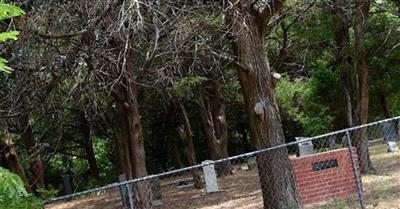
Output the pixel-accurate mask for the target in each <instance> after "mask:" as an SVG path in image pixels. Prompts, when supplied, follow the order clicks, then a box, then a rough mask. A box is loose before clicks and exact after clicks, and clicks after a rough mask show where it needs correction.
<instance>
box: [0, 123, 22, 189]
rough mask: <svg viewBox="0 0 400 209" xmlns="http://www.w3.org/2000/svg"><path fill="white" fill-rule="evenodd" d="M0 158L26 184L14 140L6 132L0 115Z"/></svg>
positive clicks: (5, 125) (6, 128)
mask: <svg viewBox="0 0 400 209" xmlns="http://www.w3.org/2000/svg"><path fill="white" fill-rule="evenodd" d="M0 151H1V152H0V157H1V158H0V159H4V161H5V165H6V166H7V169H9V170H10V171H11V172H13V173H15V174H17V175H18V176H19V177H20V178H21V179H22V181H23V182H24V183H25V185H28V183H29V182H28V179H27V178H26V175H25V170H24V167H23V166H22V164H21V162H20V160H19V157H18V155H17V151H16V150H15V147H14V142H13V140H12V138H11V136H10V134H9V132H8V127H7V124H6V121H5V120H4V119H3V118H1V117H0Z"/></svg>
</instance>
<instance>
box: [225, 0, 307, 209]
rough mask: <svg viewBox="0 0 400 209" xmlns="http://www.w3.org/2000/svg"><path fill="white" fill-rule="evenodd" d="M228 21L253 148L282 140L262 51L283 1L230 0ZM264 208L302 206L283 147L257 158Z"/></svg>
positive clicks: (286, 153) (269, 77) (267, 67)
mask: <svg viewBox="0 0 400 209" xmlns="http://www.w3.org/2000/svg"><path fill="white" fill-rule="evenodd" d="M231 3H232V5H234V6H233V7H232V8H231V9H229V10H228V15H227V21H228V24H229V26H230V28H231V30H232V35H233V46H234V50H235V52H236V55H237V62H238V63H240V66H242V67H241V68H240V69H239V80H240V84H241V87H242V92H243V97H244V100H245V103H246V108H247V113H248V117H249V125H250V130H251V136H252V139H253V143H254V144H255V146H256V148H258V149H260V148H265V147H272V146H276V145H280V144H284V143H285V139H284V135H283V129H282V123H281V119H280V115H279V110H278V105H277V101H276V98H275V90H274V88H273V86H274V85H273V83H274V81H273V77H272V73H271V69H270V67H269V64H268V60H267V56H266V53H265V49H264V45H265V42H264V40H265V30H266V25H267V23H268V21H269V19H270V18H272V16H273V14H274V12H276V11H277V10H278V9H279V8H280V7H281V6H282V3H283V1H250V0H242V1H239V2H237V1H232V2H231ZM257 163H258V170H259V177H260V182H261V189H262V194H263V201H264V208H265V209H269V208H271V209H275V208H302V206H301V203H300V198H299V194H298V192H297V190H296V184H295V179H294V173H293V169H292V166H291V163H290V160H289V156H288V151H287V149H286V148H281V149H275V150H272V151H269V152H267V153H264V154H261V155H259V156H258V157H257Z"/></svg>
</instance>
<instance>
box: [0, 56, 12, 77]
mask: <svg viewBox="0 0 400 209" xmlns="http://www.w3.org/2000/svg"><path fill="white" fill-rule="evenodd" d="M6 64H7V60H5V59H3V58H1V57H0V72H5V73H11V72H12V68H10V67H8V66H7V65H6Z"/></svg>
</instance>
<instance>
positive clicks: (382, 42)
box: [0, 0, 400, 208]
mask: <svg viewBox="0 0 400 209" xmlns="http://www.w3.org/2000/svg"><path fill="white" fill-rule="evenodd" d="M11 3H14V4H15V5H18V6H19V7H21V8H22V9H23V10H24V11H25V12H26V14H25V15H23V16H21V17H19V18H14V19H3V20H0V29H1V31H10V30H17V31H19V32H20V35H19V37H18V40H16V41H12V42H11V41H8V42H4V43H1V45H0V46H1V47H2V48H1V51H0V53H1V57H4V58H5V59H7V60H8V64H7V66H9V67H11V68H12V69H13V70H12V72H8V73H1V74H0V98H1V100H0V128H1V132H0V133H1V135H0V151H1V153H0V166H2V167H5V168H8V169H10V170H11V171H13V172H14V173H16V174H18V175H19V176H20V177H21V178H22V179H23V181H24V182H25V184H26V186H27V188H29V190H30V191H32V192H36V193H37V194H38V195H42V196H43V195H44V194H43V192H42V193H41V192H40V191H43V190H40V188H42V189H43V188H46V190H51V189H60V188H61V185H62V178H61V175H62V174H71V175H72V176H73V178H74V182H75V185H76V186H77V190H83V189H87V188H92V187H94V186H99V185H104V184H106V183H111V182H114V181H115V180H116V179H117V176H118V175H119V174H121V173H125V174H127V176H128V178H130V179H132V178H137V177H142V176H146V175H147V174H149V173H158V172H162V171H167V170H171V169H174V168H181V167H184V166H189V165H195V164H197V163H199V162H201V161H202V160H205V159H220V158H224V157H227V156H232V155H235V154H239V153H244V152H248V151H251V150H255V149H259V148H264V147H270V146H273V145H277V144H281V143H284V142H285V141H286V142H288V141H292V140H294V137H296V136H313V135H317V134H321V133H325V132H328V131H332V130H337V129H340V128H345V127H350V126H355V125H359V124H364V123H366V122H368V121H371V120H375V119H378V118H383V117H386V118H388V117H391V116H393V115H398V114H399V113H400V99H399V91H398V90H397V89H398V86H399V84H400V79H398V78H399V77H400V50H399V48H400V43H399V40H400V28H399V27H400V1H398V0H391V1H379V0H377V1H364V0H330V1H316V0H315V1H312V0H311V1H310V0H309V1H296V0H286V1H284V0H272V1H263V0H239V1H234V0H226V1H208V0H202V1H190V0H185V1H173V0H164V1H151V0H131V1H124V0H96V1H75V0H57V1H54V0H41V1H12V2H11ZM356 135H357V136H359V137H356V139H358V140H356V141H355V146H356V147H357V148H358V151H359V153H360V156H363V157H362V158H361V159H360V160H361V171H362V172H363V173H368V172H371V170H373V165H371V163H370V161H369V160H368V147H367V146H366V143H367V142H368V138H367V136H366V131H359V132H358V133H356ZM287 154H288V153H287V151H283V150H280V151H276V153H274V156H275V158H276V159H279V160H277V163H275V164H271V163H268V161H266V160H263V161H262V160H260V161H259V163H263V166H262V167H263V168H265V170H264V171H260V177H262V176H263V175H266V176H269V178H260V179H270V177H271V176H274V175H277V176H281V177H282V176H283V177H285V178H279V180H280V181H282V182H281V184H278V183H277V184H276V187H277V188H274V189H271V190H269V191H263V195H264V197H268V195H271V194H268V192H270V193H275V195H276V193H277V192H278V193H279V194H281V195H282V196H283V197H286V199H285V201H283V202H278V203H274V204H275V205H271V202H270V203H266V202H265V198H264V207H265V208H267V205H268V204H269V205H270V206H268V207H272V208H284V207H286V206H288V205H296V204H297V205H298V204H299V200H298V195H297V193H296V192H295V187H294V180H293V174H292V171H291V166H290V163H289V161H288V157H287ZM364 156H365V157H364ZM230 166H231V165H229V164H226V165H224V169H221V171H224V172H225V173H223V174H224V175H229V167H230ZM288 170H289V171H290V172H287V171H288ZM195 179H196V177H195ZM279 185H281V186H279ZM197 186H198V187H201V185H197ZM287 188H291V189H287ZM291 190H293V191H291ZM295 208H297V207H295Z"/></svg>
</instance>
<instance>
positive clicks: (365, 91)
mask: <svg viewBox="0 0 400 209" xmlns="http://www.w3.org/2000/svg"><path fill="white" fill-rule="evenodd" d="M369 7H370V3H369V2H368V1H364V0H356V1H355V13H354V14H355V17H354V21H355V22H354V33H355V34H354V35H355V48H356V69H357V82H358V83H357V84H358V91H357V113H356V119H355V121H356V123H357V125H361V124H365V123H367V122H368V105H369V85H368V70H369V69H368V61H367V56H366V50H365V40H364V30H365V25H366V23H367V19H368V15H369ZM354 143H355V146H356V147H357V151H358V155H359V158H360V168H361V172H362V173H369V172H371V171H374V169H373V167H372V163H371V159H370V156H369V150H368V135H367V129H366V128H363V129H361V130H359V131H356V133H355V140H354Z"/></svg>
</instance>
